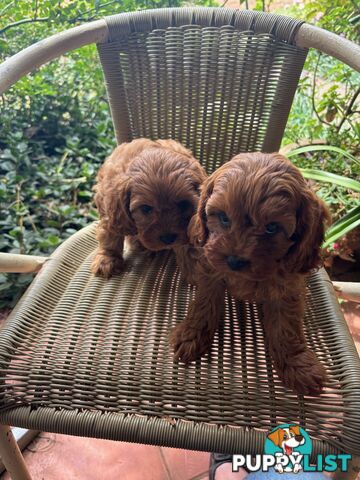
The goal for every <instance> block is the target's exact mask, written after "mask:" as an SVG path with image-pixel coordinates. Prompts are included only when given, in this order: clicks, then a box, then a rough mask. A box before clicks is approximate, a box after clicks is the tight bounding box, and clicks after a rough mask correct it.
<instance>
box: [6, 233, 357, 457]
mask: <svg viewBox="0 0 360 480" xmlns="http://www.w3.org/2000/svg"><path fill="white" fill-rule="evenodd" d="M95 247H96V240H95V226H94V225H92V226H90V227H87V228H86V229H84V230H82V231H81V232H79V233H77V234H76V235H74V236H73V237H72V238H71V239H69V240H67V241H66V242H65V243H64V244H63V245H62V246H61V247H60V248H59V249H58V251H57V252H56V253H55V254H54V255H53V256H52V258H51V260H50V261H49V262H48V263H47V264H46V265H45V267H44V268H43V270H42V271H41V273H40V274H39V275H38V276H37V278H36V280H35V281H34V282H33V284H32V286H31V289H30V291H29V292H28V295H26V296H25V297H24V298H23V300H22V301H21V302H20V304H19V305H18V307H17V309H16V310H15V311H14V312H13V314H12V316H11V318H10V319H9V321H8V323H7V325H6V326H5V328H4V329H3V330H2V334H1V337H0V353H1V356H0V375H1V379H2V384H1V388H0V394H1V397H0V398H1V408H0V421H1V422H11V423H13V424H16V425H20V426H27V427H32V428H40V429H41V428H43V429H45V430H53V431H61V432H62V433H72V434H77V435H90V436H100V437H105V438H113V439H118V440H129V441H136V442H142V441H143V442H145V443H155V444H162V445H169V446H177V447H184V448H194V449H198V450H206V451H211V450H212V451H223V452H237V453H239V446H240V445H241V452H242V453H254V452H255V453H256V452H261V451H262V447H263V439H264V435H265V432H266V431H267V430H269V429H270V427H274V426H276V425H277V424H279V423H283V422H289V421H290V422H300V423H301V425H302V426H304V427H305V428H306V430H307V431H308V433H309V434H311V435H312V436H313V438H314V439H317V440H318V441H317V442H315V445H316V449H315V450H314V454H316V453H324V452H328V453H329V452H331V451H333V450H334V447H336V448H338V449H340V450H344V451H346V452H347V453H359V452H360V436H359V433H358V432H359V431H360V419H359V416H358V411H357V410H358V405H357V404H356V402H357V403H358V400H359V396H360V394H359V391H360V388H359V386H360V367H359V360H358V357H357V354H356V350H355V347H354V345H353V342H352V339H351V337H350V335H349V332H348V330H347V328H346V324H345V323H344V322H343V321H342V320H341V316H339V317H338V318H337V315H338V312H337V311H336V308H338V307H337V304H336V300H335V301H334V300H333V299H332V298H331V295H330V294H329V291H328V288H327V287H326V281H325V283H324V278H323V275H322V274H321V273H317V274H315V275H314V276H313V277H312V279H311V282H310V285H311V290H309V294H308V299H307V313H306V319H305V325H306V336H307V340H308V342H309V345H310V346H311V348H312V349H313V350H314V351H316V353H317V355H318V357H319V359H320V360H321V361H322V362H323V363H324V365H326V366H327V368H328V371H329V379H330V381H329V388H328V389H327V391H326V392H325V393H324V394H323V395H322V396H321V397H320V398H310V397H309V398H306V400H304V399H303V398H302V397H297V396H296V395H294V394H292V393H291V392H289V391H285V389H284V387H283V386H282V384H281V382H280V381H279V380H278V378H277V376H276V374H275V373H274V371H273V369H272V364H271V359H270V357H269V355H268V352H267V351H266V348H265V346H264V335H263V329H262V325H261V322H260V319H259V312H258V310H257V308H256V306H255V305H252V304H248V303H239V302H235V301H234V300H233V299H232V298H231V297H228V298H227V301H226V314H225V319H224V323H223V325H222V326H221V328H220V329H219V332H218V333H217V335H216V337H215V341H214V344H213V347H212V350H211V354H210V355H209V356H206V357H204V358H203V359H202V360H199V361H197V362H196V363H193V364H191V365H190V366H189V367H185V366H184V365H183V364H181V363H174V362H173V358H172V351H171V348H170V346H169V343H168V334H169V331H170V330H171V327H173V326H174V325H175V324H176V323H178V322H180V321H181V320H182V319H183V317H184V315H185V312H186V310H187V307H188V304H189V301H190V300H191V298H192V296H193V289H192V288H191V287H190V286H188V285H187V284H186V283H185V282H184V281H183V279H182V278H181V276H180V275H179V272H178V270H177V268H176V266H175V261H174V258H173V257H172V256H171V255H169V254H167V253H164V254H157V255H155V256H154V257H153V258H149V257H146V256H145V257H144V256H142V255H139V254H137V255H135V254H132V255H130V256H129V257H128V268H127V270H126V271H125V273H124V274H123V275H119V276H116V277H114V278H112V279H111V280H110V281H106V280H103V279H101V278H95V277H94V276H93V275H91V274H90V263H91V256H92V254H93V251H94V248H95ZM146 416H149V417H150V418H147V417H146ZM219 426H224V428H219ZM224 429H225V430H224ZM247 429H250V430H249V431H247ZM258 429H259V430H258ZM226 432H227V433H226ZM322 440H326V442H323V441H322Z"/></svg>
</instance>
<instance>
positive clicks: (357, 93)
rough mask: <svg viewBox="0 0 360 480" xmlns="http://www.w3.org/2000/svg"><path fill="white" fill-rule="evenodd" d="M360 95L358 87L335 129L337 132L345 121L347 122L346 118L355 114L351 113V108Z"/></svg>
mask: <svg viewBox="0 0 360 480" xmlns="http://www.w3.org/2000/svg"><path fill="white" fill-rule="evenodd" d="M359 95H360V87H359V88H358V89H357V90H356V92H355V93H354V95H353V97H352V99H351V100H350V103H349V105H348V106H347V108H346V110H345V112H344V116H343V118H342V119H341V122H340V123H339V125H338V127H337V129H336V130H337V131H338V132H339V131H340V129H341V127H342V126H343V125H344V123H345V121H346V120H347V117H348V116H349V115H351V114H352V113H355V112H353V111H352V107H353V105H354V103H355V102H356V99H357V97H358V96H359Z"/></svg>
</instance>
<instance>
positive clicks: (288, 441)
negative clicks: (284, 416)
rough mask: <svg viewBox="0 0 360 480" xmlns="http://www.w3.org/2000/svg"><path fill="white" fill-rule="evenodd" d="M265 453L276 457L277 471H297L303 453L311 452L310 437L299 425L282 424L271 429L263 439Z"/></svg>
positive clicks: (300, 464)
mask: <svg viewBox="0 0 360 480" xmlns="http://www.w3.org/2000/svg"><path fill="white" fill-rule="evenodd" d="M264 449H265V453H266V454H271V455H274V456H275V458H276V463H275V467H274V468H275V470H276V471H277V472H278V473H284V472H286V473H288V472H291V473H299V472H300V471H301V470H302V469H303V466H302V460H303V457H304V455H310V454H311V449H312V445H311V439H310V437H309V435H308V434H307V433H306V431H305V430H304V429H303V428H301V427H300V426H299V425H294V424H283V425H280V426H278V427H276V428H275V429H273V430H272V431H271V432H270V433H269V434H268V436H267V438H266V441H265V446H264Z"/></svg>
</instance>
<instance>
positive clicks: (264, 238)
mask: <svg viewBox="0 0 360 480" xmlns="http://www.w3.org/2000/svg"><path fill="white" fill-rule="evenodd" d="M220 212H224V213H225V215H226V218H227V219H228V220H229V225H226V226H224V224H223V223H222V222H221V218H220V217H221V216H222V215H223V214H222V213H220ZM219 215H220V217H219ZM329 220H330V217H329V213H328V210H327V208H326V206H325V204H324V203H323V202H322V201H321V200H319V198H318V197H317V196H316V195H315V194H314V193H313V192H312V191H311V190H310V188H309V187H308V185H307V183H306V181H305V180H304V178H303V177H302V175H301V173H300V172H299V170H298V169H297V168H296V167H295V166H294V165H292V163H291V162H290V161H289V160H287V159H286V158H285V157H283V156H282V155H280V154H278V153H274V154H262V153H248V154H240V155H237V156H236V157H234V158H233V159H232V160H231V161H229V162H228V163H226V164H225V165H223V166H222V167H220V168H219V169H218V170H217V171H216V172H214V173H213V174H212V175H211V176H210V177H209V178H208V179H207V180H206V181H205V182H204V184H203V186H202V191H201V196H200V201H199V204H198V209H197V213H196V214H195V215H194V217H193V218H192V220H191V222H190V224H189V236H190V240H191V242H192V243H193V245H194V247H195V251H196V252H197V259H198V261H197V266H196V271H195V273H194V275H193V276H194V279H195V283H196V285H197V293H196V298H195V300H194V302H193V303H192V304H191V305H190V309H189V313H188V315H187V317H186V319H185V320H184V321H183V322H182V323H181V324H180V325H179V326H178V327H177V328H176V329H175V330H174V331H173V333H172V343H173V345H174V349H175V356H176V358H179V359H181V360H183V361H185V362H190V361H192V360H194V359H195V358H197V357H199V356H201V355H202V354H204V353H206V352H207V351H208V350H209V348H210V346H211V343H212V340H213V336H214V333H215V331H216V328H217V326H218V323H219V320H220V319H221V316H222V313H223V309H224V292H225V289H226V288H227V289H228V290H229V292H230V293H231V294H232V295H233V296H234V297H235V298H238V299H243V300H250V301H256V302H259V303H260V304H262V310H263V324H264V330H265V334H266V340H267V344H268V347H269V351H270V353H271V355H272V358H273V361H274V364H275V367H276V369H277V371H278V374H279V376H280V378H281V379H282V380H283V382H284V384H285V385H286V386H287V387H288V388H291V389H294V390H296V391H297V392H299V393H303V394H319V393H320V391H321V389H322V387H323V384H324V381H325V379H326V375H325V370H324V368H323V366H322V365H321V364H320V362H319V361H318V359H317V358H316V356H315V355H314V353H313V352H311V351H310V350H309V348H308V347H307V345H306V341H305V337H304V333H303V315H304V303H305V302H304V298H305V284H306V276H307V274H308V273H309V272H310V271H311V270H312V269H314V268H317V267H319V266H320V264H321V258H320V246H321V244H322V242H323V239H324V230H325V224H326V223H327V222H328V221H329ZM271 224H276V226H277V227H276V228H277V231H276V232H275V233H269V232H266V230H267V229H268V228H270V227H269V225H271ZM229 257H234V258H236V259H241V261H242V263H243V265H242V266H241V268H240V269H239V270H235V271H234V270H233V269H232V268H231V267H230V265H229V263H228V262H229Z"/></svg>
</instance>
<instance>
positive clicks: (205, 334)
mask: <svg viewBox="0 0 360 480" xmlns="http://www.w3.org/2000/svg"><path fill="white" fill-rule="evenodd" d="M212 340H213V336H212V335H210V332H209V331H208V330H207V329H196V328H193V327H191V326H189V325H188V324H183V323H181V324H180V325H178V326H177V327H175V328H174V330H173V331H172V333H171V336H170V343H171V344H172V346H173V348H174V358H175V359H176V360H181V361H182V362H184V363H190V362H193V361H194V360H196V359H198V358H200V357H201V356H202V355H204V354H205V353H207V352H208V351H209V350H210V347H211V344H212Z"/></svg>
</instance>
